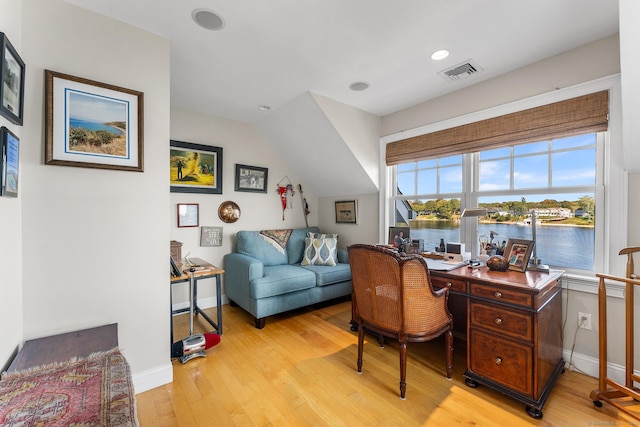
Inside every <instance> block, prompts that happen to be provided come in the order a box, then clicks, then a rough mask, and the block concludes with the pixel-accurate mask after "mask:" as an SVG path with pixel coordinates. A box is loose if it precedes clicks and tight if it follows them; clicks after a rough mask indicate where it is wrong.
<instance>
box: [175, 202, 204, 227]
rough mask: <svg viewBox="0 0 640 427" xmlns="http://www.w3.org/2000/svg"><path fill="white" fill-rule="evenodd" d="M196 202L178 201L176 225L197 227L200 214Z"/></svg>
mask: <svg viewBox="0 0 640 427" xmlns="http://www.w3.org/2000/svg"><path fill="white" fill-rule="evenodd" d="M199 207H200V205H198V204H197V203H178V227H181V228H182V227H197V226H198V225H200V222H199V221H200V214H199V212H198V211H199Z"/></svg>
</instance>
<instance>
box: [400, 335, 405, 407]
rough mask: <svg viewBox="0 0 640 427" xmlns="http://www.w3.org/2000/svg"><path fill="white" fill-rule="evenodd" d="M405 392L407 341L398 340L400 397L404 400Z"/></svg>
mask: <svg viewBox="0 0 640 427" xmlns="http://www.w3.org/2000/svg"><path fill="white" fill-rule="evenodd" d="M406 392H407V342H406V341H404V342H403V341H401V342H400V399H402V400H404V399H406V398H405V394H406Z"/></svg>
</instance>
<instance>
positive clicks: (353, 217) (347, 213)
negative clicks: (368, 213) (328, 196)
mask: <svg viewBox="0 0 640 427" xmlns="http://www.w3.org/2000/svg"><path fill="white" fill-rule="evenodd" d="M335 203H336V223H338V224H340V223H344V224H357V221H358V211H357V208H358V204H357V201H356V200H341V201H338V202H335Z"/></svg>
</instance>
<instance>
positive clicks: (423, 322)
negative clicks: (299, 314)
mask: <svg viewBox="0 0 640 427" xmlns="http://www.w3.org/2000/svg"><path fill="white" fill-rule="evenodd" d="M348 249H349V262H350V264H351V276H352V280H353V304H354V307H355V310H354V317H355V319H354V321H355V322H356V323H357V325H358V361H357V363H358V373H362V353H363V347H364V332H365V329H366V330H368V331H370V332H372V333H374V334H378V335H379V336H382V337H388V338H391V339H396V340H398V342H399V343H400V398H402V399H405V393H406V388H407V383H406V376H407V342H424V341H429V340H431V339H433V338H436V337H439V336H441V335H442V334H446V372H447V378H449V379H450V378H451V372H452V370H453V334H452V330H453V316H452V315H451V313H449V310H448V309H447V299H448V295H449V289H447V288H442V289H440V290H438V291H434V289H433V287H432V285H431V279H430V276H429V268H428V267H427V263H426V261H425V260H424V258H422V257H421V256H419V255H405V254H398V253H397V252H395V251H393V250H390V249H386V248H383V247H378V246H374V245H364V244H355V245H351V246H349V248H348Z"/></svg>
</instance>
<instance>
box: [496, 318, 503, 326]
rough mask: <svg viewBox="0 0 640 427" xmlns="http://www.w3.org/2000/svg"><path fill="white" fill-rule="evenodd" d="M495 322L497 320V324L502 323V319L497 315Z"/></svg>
mask: <svg viewBox="0 0 640 427" xmlns="http://www.w3.org/2000/svg"><path fill="white" fill-rule="evenodd" d="M495 322H496V325H502V319H501V318H499V317H496V320H495Z"/></svg>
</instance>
